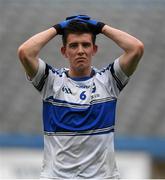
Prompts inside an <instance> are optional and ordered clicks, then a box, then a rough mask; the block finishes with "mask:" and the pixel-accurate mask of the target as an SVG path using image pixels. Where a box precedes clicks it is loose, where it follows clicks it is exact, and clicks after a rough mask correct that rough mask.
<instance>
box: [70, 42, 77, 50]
mask: <svg viewBox="0 0 165 180" xmlns="http://www.w3.org/2000/svg"><path fill="white" fill-rule="evenodd" d="M69 47H70V48H72V49H75V48H77V47H78V44H77V43H71V44H69Z"/></svg>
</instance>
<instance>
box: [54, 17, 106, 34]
mask: <svg viewBox="0 0 165 180" xmlns="http://www.w3.org/2000/svg"><path fill="white" fill-rule="evenodd" d="M71 21H78V22H81V23H87V24H88V26H89V28H90V29H91V32H92V33H93V34H95V35H97V34H99V33H101V31H102V28H103V26H104V25H105V24H104V23H102V22H98V21H97V20H93V19H91V18H90V17H89V16H88V15H75V16H69V17H66V20H64V21H61V22H60V23H58V24H56V25H54V26H53V27H54V28H55V29H56V31H57V34H60V35H62V34H63V33H64V30H65V28H67V26H68V24H69V23H70V22H71Z"/></svg>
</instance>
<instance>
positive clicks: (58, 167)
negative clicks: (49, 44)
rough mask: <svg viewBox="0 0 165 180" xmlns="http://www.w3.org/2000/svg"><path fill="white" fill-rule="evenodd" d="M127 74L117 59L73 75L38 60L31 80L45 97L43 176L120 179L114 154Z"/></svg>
mask: <svg viewBox="0 0 165 180" xmlns="http://www.w3.org/2000/svg"><path fill="white" fill-rule="evenodd" d="M128 80H129V78H128V77H127V76H126V75H125V74H124V72H123V71H122V69H121V68H120V65H119V59H116V60H115V61H114V63H112V64H110V65H108V66H107V67H106V68H104V69H102V70H97V69H96V68H93V67H92V72H91V76H90V77H82V78H71V77H69V75H68V69H66V68H61V69H55V68H53V67H52V66H50V65H48V64H46V63H45V62H44V61H43V60H41V59H39V68H38V72H37V74H36V75H35V77H34V78H33V79H32V81H31V82H32V84H33V85H34V87H35V88H36V89H37V90H38V91H39V92H40V94H41V96H42V100H43V127H44V157H43V167H42V172H41V177H42V178H54V179H65V178H66V179H69V178H70V179H74V178H76V179H81V178H82V179H83V178H84V179H89V178H91V179H92V178H93V179H106V178H107V179H108V178H109V179H110V178H119V172H118V169H117V167H116V162H115V154H114V131H115V111H116V103H117V98H118V95H119V93H120V92H121V90H122V89H123V88H124V86H125V85H126V84H127V82H128Z"/></svg>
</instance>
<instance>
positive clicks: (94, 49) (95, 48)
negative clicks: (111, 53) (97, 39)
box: [92, 44, 98, 56]
mask: <svg viewBox="0 0 165 180" xmlns="http://www.w3.org/2000/svg"><path fill="white" fill-rule="evenodd" d="M97 50H98V46H97V45H95V44H94V46H93V54H92V55H93V56H94V55H95V54H96V53H97Z"/></svg>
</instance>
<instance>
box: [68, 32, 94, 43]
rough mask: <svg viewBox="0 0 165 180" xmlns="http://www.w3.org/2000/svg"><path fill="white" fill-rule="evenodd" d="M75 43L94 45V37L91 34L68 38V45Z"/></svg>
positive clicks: (75, 35) (70, 35)
mask: <svg viewBox="0 0 165 180" xmlns="http://www.w3.org/2000/svg"><path fill="white" fill-rule="evenodd" d="M74 42H90V43H92V35H91V34H89V33H83V34H69V35H68V37H67V43H68V44H70V43H74Z"/></svg>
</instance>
